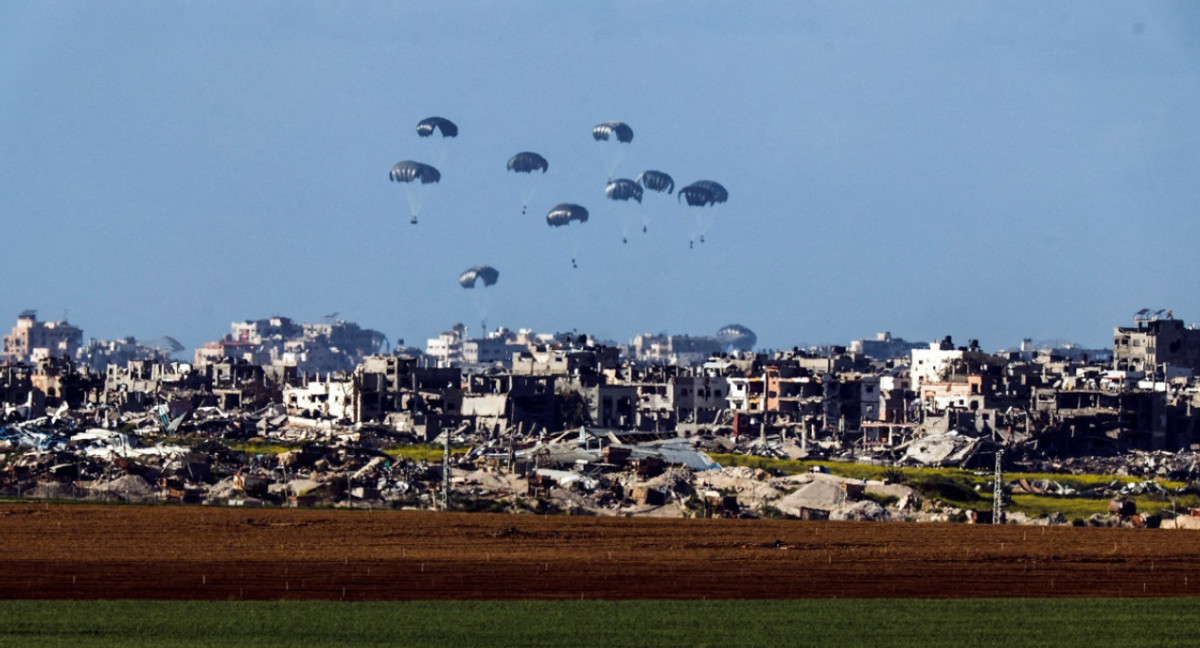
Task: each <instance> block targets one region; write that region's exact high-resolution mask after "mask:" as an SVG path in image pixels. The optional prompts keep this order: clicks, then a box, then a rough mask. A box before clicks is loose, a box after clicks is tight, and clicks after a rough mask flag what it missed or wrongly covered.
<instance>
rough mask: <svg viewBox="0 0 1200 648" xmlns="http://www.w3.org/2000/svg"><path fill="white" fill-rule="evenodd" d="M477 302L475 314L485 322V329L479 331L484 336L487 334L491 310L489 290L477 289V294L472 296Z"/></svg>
mask: <svg viewBox="0 0 1200 648" xmlns="http://www.w3.org/2000/svg"><path fill="white" fill-rule="evenodd" d="M471 297H472V299H473V300H474V301H475V312H476V314H478V315H479V319H480V320H481V321H482V322H483V328H481V329H479V330H480V331H481V332H482V334H487V317H488V310H489V308H488V307H489V302H490V299H489V296H488V291H487V290H482V286H480V287H479V289H476V291H475V294H474V295H471Z"/></svg>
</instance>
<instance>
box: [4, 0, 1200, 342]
mask: <svg viewBox="0 0 1200 648" xmlns="http://www.w3.org/2000/svg"><path fill="white" fill-rule="evenodd" d="M432 115H439V116H443V117H447V118H449V119H452V120H454V121H455V122H456V123H457V124H458V126H459V128H460V134H459V137H458V138H456V139H453V140H440V141H439V140H438V139H437V138H430V139H424V138H420V137H418V136H417V134H416V130H415V126H416V123H417V122H418V121H419V120H420V119H422V118H424V117H428V116H432ZM606 120H621V121H624V122H626V123H628V124H629V125H630V126H631V127H632V128H633V130H634V133H635V137H634V140H633V142H632V143H630V144H628V145H617V144H612V143H597V142H596V141H594V140H593V139H592V136H591V128H592V126H593V125H595V124H596V123H597V122H601V121H606ZM523 150H531V151H536V152H539V153H541V154H542V155H543V156H545V157H546V159H547V160H548V161H549V164H550V170H549V172H548V173H546V174H545V175H544V177H541V178H539V179H538V180H539V184H538V186H537V188H536V193H535V194H534V196H533V199H532V200H531V202H530V204H529V208H528V211H527V213H526V214H524V215H522V213H521V203H522V200H521V187H520V184H521V183H520V182H519V181H520V180H523V179H525V180H527V179H528V178H522V177H519V176H517V175H516V174H512V173H509V172H507V171H506V170H505V162H506V161H507V159H508V158H509V157H510V156H511V155H513V154H515V153H517V152H518V151H523ZM616 153H621V154H622V155H621V157H620V159H619V164H618V166H617V167H616V172H615V175H616V176H625V177H634V176H635V175H636V174H637V173H639V172H640V171H642V170H645V169H660V170H663V171H666V172H668V173H670V174H671V175H672V176H674V178H675V180H676V182H677V184H678V185H680V186H682V185H683V184H686V183H689V182H692V181H694V180H698V179H702V178H703V179H711V180H716V181H718V182H721V183H722V184H724V186H725V187H726V188H727V189H728V190H729V195H730V197H729V201H728V202H727V203H725V204H723V205H717V206H715V207H708V208H689V207H686V206H683V205H680V204H679V203H678V202H677V201H676V199H675V197H674V196H667V195H665V194H656V193H652V192H647V194H646V196H645V198H644V200H643V202H642V204H641V205H640V206H639V205H638V204H637V203H623V202H613V201H609V200H606V199H605V197H604V193H603V189H604V184H605V181H606V179H607V177H608V171H607V169H606V162H611V161H612V159H610V157H609V156H613V155H614V154H616ZM405 159H412V160H417V161H421V162H426V163H430V164H434V165H435V166H437V167H438V168H439V169H440V170H441V172H442V181H441V182H440V183H438V184H431V185H427V186H423V187H419V193H421V194H423V199H424V205H423V208H422V210H421V213H420V224H419V225H416V226H413V225H410V224H409V217H410V213H409V211H410V210H409V202H408V197H407V195H406V192H405V188H404V187H403V186H402V185H400V184H397V183H392V182H389V181H388V170H389V169H390V168H391V166H392V164H394V163H395V162H397V161H400V160H405ZM1198 170H1200V3H1196V2H1192V1H1182V2H1138V3H1128V2H1097V1H1093V0H1087V1H1080V2H1042V1H1038V2H1007V1H1006V2H964V1H958V0H956V1H953V2H917V3H878V2H846V1H841V0H839V1H836V2H795V1H793V0H784V1H779V2H719V3H718V2H686V3H685V2H652V1H647V0H631V1H629V2H600V1H597V2H587V3H560V2H549V1H546V2H428V1H426V2H419V3H418V2H360V1H353V2H351V1H346V2H291V1H289V2H261V1H260V2H252V3H247V2H212V1H208V0H205V1H203V2H200V1H196V2H169V1H168V2H162V1H157V0H155V1H145V2H114V1H106V2H90V1H87V2H85V1H78V2H53V1H48V0H37V1H30V2H20V1H18V2H13V1H12V0H0V223H3V233H2V234H0V241H2V242H3V251H4V254H3V266H2V267H3V270H2V271H0V272H2V275H0V276H2V278H3V280H2V282H0V329H7V328H8V327H9V326H11V324H10V322H12V321H15V318H16V315H17V314H18V313H19V312H20V311H21V310H24V309H26V308H34V309H38V310H39V313H40V316H41V318H42V319H59V318H61V317H62V315H63V312H64V311H69V319H70V321H71V322H72V323H74V324H76V325H78V326H81V327H82V328H83V329H84V334H85V337H97V338H115V337H120V336H125V335H136V336H138V337H140V338H152V337H157V336H160V335H173V336H175V337H177V338H178V339H179V340H180V341H182V342H183V343H184V344H186V345H188V346H195V345H198V344H199V343H201V342H203V341H205V340H210V339H217V338H218V337H219V336H221V335H222V334H224V333H226V332H228V330H229V323H230V322H231V321H234V320H243V319H256V318H261V317H267V316H270V315H274V314H279V315H286V316H290V317H292V318H294V319H297V320H300V321H317V320H319V319H320V318H321V317H322V316H324V315H325V314H328V313H332V312H335V311H336V312H338V313H339V314H340V317H341V318H344V319H347V320H350V321H355V322H358V323H359V324H361V325H363V326H365V327H369V328H375V329H379V330H381V331H383V332H385V333H386V334H387V335H388V336H389V337H391V338H392V339H393V341H394V340H396V339H397V338H404V339H405V340H406V341H407V342H408V343H410V344H412V343H418V344H423V341H424V339H425V338H427V337H430V336H434V335H436V334H437V333H438V332H439V331H441V330H444V329H446V328H448V327H449V326H450V325H451V324H453V323H454V322H456V321H462V322H464V323H466V324H468V325H469V326H471V327H472V328H473V329H477V328H478V327H479V320H480V316H481V315H482V314H483V311H482V307H483V306H484V305H485V304H484V303H485V302H486V306H487V310H486V314H487V318H488V323H489V325H504V326H508V327H510V328H522V327H528V328H534V329H537V330H543V331H561V330H570V329H579V330H581V331H584V330H586V331H589V332H592V333H594V334H596V335H599V336H602V337H606V338H609V339H614V340H617V341H625V340H628V339H629V338H631V337H632V336H633V335H635V334H637V333H639V332H659V331H664V330H665V331H669V332H672V333H692V334H709V333H712V332H714V331H715V330H716V329H717V328H719V327H720V326H722V325H725V324H729V323H732V322H738V323H742V324H745V325H747V326H749V327H750V328H752V329H754V330H755V331H756V332H757V333H758V336H759V342H760V346H766V347H790V346H792V345H795V344H815V343H846V342H848V341H850V340H851V339H854V338H859V337H869V336H871V335H873V334H874V333H875V332H876V331H882V330H890V331H892V333H893V334H894V335H897V336H902V337H905V338H907V339H910V340H914V339H915V340H930V339H937V338H941V337H942V336H944V335H947V334H949V335H953V336H954V337H955V339H956V340H958V341H960V342H962V343H965V341H966V340H967V339H968V338H977V339H979V340H980V341H981V342H982V343H983V346H984V347H985V348H989V349H995V348H1001V347H1011V346H1014V345H1016V344H1017V343H1018V342H1019V340H1020V339H1021V338H1023V337H1031V338H1034V339H1047V338H1055V339H1062V340H1068V341H1075V342H1078V343H1081V344H1084V345H1088V346H1106V345H1109V344H1111V341H1112V327H1113V326H1114V325H1123V324H1127V323H1129V322H1130V317H1131V316H1132V314H1133V313H1134V312H1135V311H1137V310H1138V309H1140V308H1143V307H1150V308H1154V309H1158V308H1172V309H1174V313H1175V315H1176V316H1177V317H1180V318H1182V319H1184V320H1185V321H1187V322H1189V323H1190V322H1193V321H1200V290H1197V288H1196V277H1197V269H1198V268H1200V245H1198V244H1200V224H1198V220H1200V209H1198V207H1200V182H1198V179H1200V178H1198ZM560 202H573V203H579V204H582V205H584V206H586V207H587V208H588V209H589V210H590V212H591V218H590V220H589V221H588V222H587V223H585V224H582V225H580V224H572V225H570V226H567V227H564V228H550V227H548V226H547V225H546V221H545V216H546V213H547V211H548V210H549V209H550V208H551V207H552V206H553V205H555V204H556V203H560ZM698 216H703V217H706V218H711V219H712V226H711V229H710V230H709V231H708V232H707V234H706V237H705V238H706V242H705V243H703V244H701V243H699V242H698V240H697V242H696V243H695V246H694V248H689V245H688V241H689V239H694V237H695V234H696V227H697V217H698ZM643 218H646V219H647V220H648V232H647V233H645V234H643V233H642V231H641V227H642V224H643ZM623 225H624V226H625V227H627V228H628V230H629V232H628V238H629V243H628V244H622V242H621V239H622V236H623V235H624V234H625V231H624V229H623ZM573 254H574V255H575V256H576V258H577V260H578V265H579V268H578V269H573V268H572V267H571V257H572V255H573ZM479 263H486V264H490V265H492V266H494V267H496V268H497V269H498V270H499V271H500V280H499V283H497V285H495V286H493V287H491V288H489V289H487V290H485V291H479V292H480V293H481V294H478V295H477V294H475V293H472V292H471V291H467V290H463V289H462V288H460V287H459V286H458V284H457V281H456V279H457V277H458V274H459V273H460V272H461V271H463V270H464V269H466V268H467V267H469V266H472V265H475V264H479Z"/></svg>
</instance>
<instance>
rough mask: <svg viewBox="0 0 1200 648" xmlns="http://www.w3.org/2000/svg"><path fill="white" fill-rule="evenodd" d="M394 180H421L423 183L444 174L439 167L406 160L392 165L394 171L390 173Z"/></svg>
mask: <svg viewBox="0 0 1200 648" xmlns="http://www.w3.org/2000/svg"><path fill="white" fill-rule="evenodd" d="M388 175H389V177H390V178H391V180H392V182H413V181H414V180H419V181H420V182H421V184H429V183H430V182H437V181H439V180H441V179H442V174H441V172H439V171H438V170H437V169H435V168H433V167H431V166H429V165H428V164H422V163H420V162H413V161H412V160H404V161H402V162H397V163H396V164H394V165H393V166H392V172H391V173H390V174H388Z"/></svg>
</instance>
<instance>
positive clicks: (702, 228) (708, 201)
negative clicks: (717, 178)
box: [679, 180, 729, 247]
mask: <svg viewBox="0 0 1200 648" xmlns="http://www.w3.org/2000/svg"><path fill="white" fill-rule="evenodd" d="M679 199H680V200H685V201H687V204H688V205H689V206H691V207H704V206H706V205H709V206H711V205H715V204H717V203H723V202H725V201H726V200H729V192H728V191H726V190H725V187H723V186H721V184H720V183H717V182H713V181H712V180H697V181H696V182H693V183H692V184H690V185H688V186H686V187H684V188H682V189H680V190H679ZM712 224H713V217H712V216H711V215H704V216H702V215H700V214H699V213H697V214H696V230H697V231H696V233H697V234H699V236H700V242H701V243H703V242H704V235H705V233H707V232H708V228H710V227H712ZM691 245H692V244H689V247H690V246H691Z"/></svg>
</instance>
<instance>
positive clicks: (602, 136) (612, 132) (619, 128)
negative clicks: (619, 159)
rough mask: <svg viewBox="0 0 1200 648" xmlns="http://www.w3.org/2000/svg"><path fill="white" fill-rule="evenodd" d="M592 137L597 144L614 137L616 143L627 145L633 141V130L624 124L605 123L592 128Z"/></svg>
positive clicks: (616, 122)
mask: <svg viewBox="0 0 1200 648" xmlns="http://www.w3.org/2000/svg"><path fill="white" fill-rule="evenodd" d="M592 137H593V138H595V139H596V141H597V142H599V141H601V140H605V141H607V140H608V138H610V137H615V138H617V141H618V142H621V143H622V144H628V143H629V142H632V141H633V129H632V128H630V127H629V124H626V123H625V122H619V121H606V122H601V123H599V124H596V125H595V126H593V127H592Z"/></svg>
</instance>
